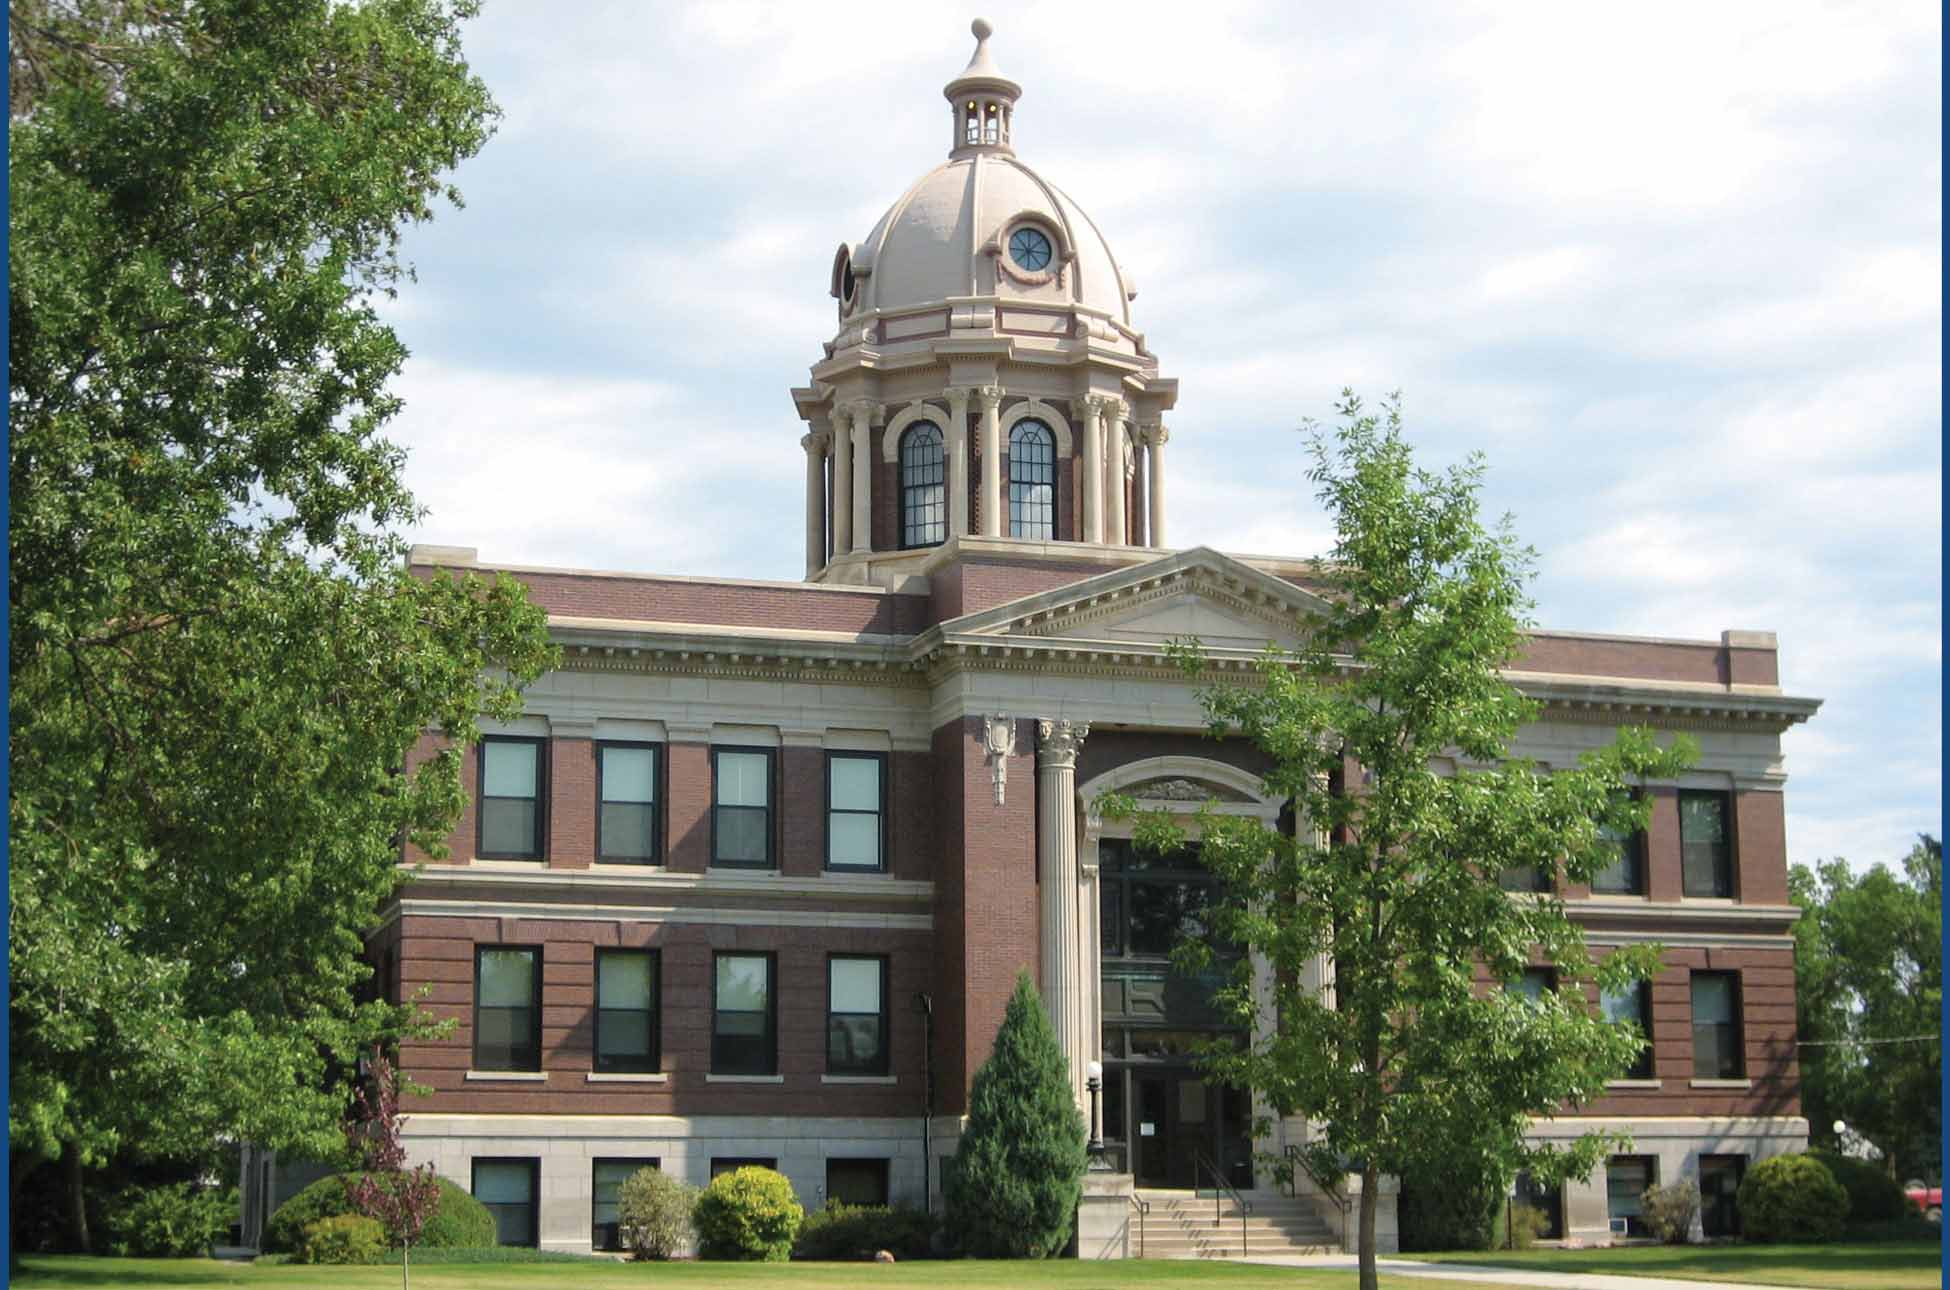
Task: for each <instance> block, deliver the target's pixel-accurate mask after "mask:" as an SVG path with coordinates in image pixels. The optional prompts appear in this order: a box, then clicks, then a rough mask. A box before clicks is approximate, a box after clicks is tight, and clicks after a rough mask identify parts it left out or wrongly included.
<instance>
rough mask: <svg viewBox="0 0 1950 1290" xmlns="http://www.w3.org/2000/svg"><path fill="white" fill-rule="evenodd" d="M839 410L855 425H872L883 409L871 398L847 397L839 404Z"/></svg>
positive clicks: (878, 418)
mask: <svg viewBox="0 0 1950 1290" xmlns="http://www.w3.org/2000/svg"><path fill="white" fill-rule="evenodd" d="M839 411H840V412H841V414H842V415H844V416H845V417H846V418H847V419H848V420H849V421H852V422H854V423H855V424H856V425H872V424H873V423H874V422H876V421H878V420H880V418H881V416H882V414H883V412H884V411H885V409H884V408H883V406H882V405H881V404H879V403H876V402H874V400H872V399H848V400H847V401H846V402H845V403H842V404H840V406H839Z"/></svg>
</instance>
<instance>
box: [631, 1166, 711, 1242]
mask: <svg viewBox="0 0 1950 1290" xmlns="http://www.w3.org/2000/svg"><path fill="white" fill-rule="evenodd" d="M696 1205H697V1188H695V1187H692V1186H689V1185H687V1184H686V1183H684V1181H683V1180H682V1179H678V1178H673V1177H671V1176H670V1175H669V1174H667V1173H665V1172H664V1171H663V1170H661V1169H649V1168H645V1169H639V1170H637V1171H636V1172H635V1173H633V1174H631V1175H630V1176H629V1177H628V1178H625V1179H624V1180H623V1185H622V1187H621V1188H619V1189H618V1191H617V1194H616V1226H617V1231H618V1232H619V1234H620V1235H621V1237H622V1241H623V1248H624V1249H626V1250H628V1251H629V1252H630V1254H631V1256H632V1257H633V1258H638V1259H673V1258H676V1257H677V1256H678V1255H679V1254H681V1253H682V1252H683V1250H684V1247H685V1246H687V1245H689V1244H690V1243H691V1236H692V1233H693V1231H694V1229H693V1227H692V1225H691V1212H692V1210H693V1209H694V1208H695V1207H696Z"/></svg>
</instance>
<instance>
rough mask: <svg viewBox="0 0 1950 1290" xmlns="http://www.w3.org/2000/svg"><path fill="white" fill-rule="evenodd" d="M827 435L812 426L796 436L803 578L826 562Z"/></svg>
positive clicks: (810, 574)
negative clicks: (801, 464)
mask: <svg viewBox="0 0 1950 1290" xmlns="http://www.w3.org/2000/svg"><path fill="white" fill-rule="evenodd" d="M830 438H831V436H830V435H828V434H827V433H826V432H825V431H822V430H815V431H813V432H812V433H811V434H808V435H806V436H805V437H804V438H802V439H800V440H799V446H800V447H801V448H804V449H805V450H806V580H807V581H808V582H810V581H812V578H813V575H814V574H816V573H818V572H819V571H820V569H822V568H824V567H825V564H826V443H827V440H828V439H830Z"/></svg>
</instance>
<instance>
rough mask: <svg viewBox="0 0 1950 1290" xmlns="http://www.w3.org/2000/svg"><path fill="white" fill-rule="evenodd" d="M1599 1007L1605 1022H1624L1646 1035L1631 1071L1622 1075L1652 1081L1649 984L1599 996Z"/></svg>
mask: <svg viewBox="0 0 1950 1290" xmlns="http://www.w3.org/2000/svg"><path fill="white" fill-rule="evenodd" d="M1598 1006H1599V1008H1600V1010H1601V1011H1602V1012H1603V1013H1604V1017H1605V1020H1606V1021H1609V1022H1611V1023H1612V1024H1613V1025H1619V1024H1622V1023H1624V1022H1630V1023H1631V1024H1633V1025H1635V1026H1637V1027H1638V1028H1639V1033H1640V1034H1641V1035H1644V1036H1645V1043H1644V1044H1643V1045H1642V1046H1641V1047H1640V1048H1639V1055H1638V1057H1637V1058H1636V1059H1634V1061H1633V1062H1632V1065H1631V1069H1629V1070H1627V1071H1626V1072H1625V1078H1626V1079H1651V1078H1652V985H1651V983H1650V982H1648V981H1636V982H1633V983H1632V984H1631V985H1628V986H1626V987H1625V988H1624V989H1623V990H1606V991H1603V992H1602V993H1600V994H1599V996H1598Z"/></svg>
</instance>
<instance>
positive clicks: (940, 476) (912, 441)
mask: <svg viewBox="0 0 1950 1290" xmlns="http://www.w3.org/2000/svg"><path fill="white" fill-rule="evenodd" d="M899 455H900V471H901V550H903V551H907V550H912V549H913V548H915V547H923V546H939V545H940V544H941V543H942V542H943V541H944V540H946V538H947V536H948V510H947V506H948V489H947V479H948V465H947V458H946V457H945V456H944V455H943V453H942V448H941V427H940V426H937V425H935V424H934V423H933V422H932V421H921V422H917V423H916V424H914V425H911V426H909V427H908V428H907V429H906V430H905V431H903V432H902V433H901V442H900V454H899Z"/></svg>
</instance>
